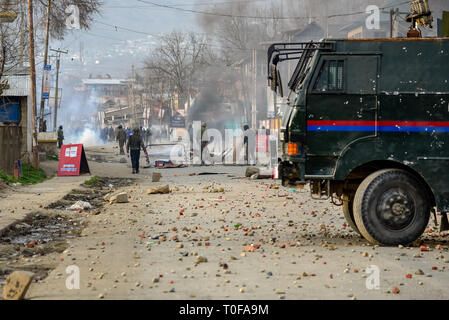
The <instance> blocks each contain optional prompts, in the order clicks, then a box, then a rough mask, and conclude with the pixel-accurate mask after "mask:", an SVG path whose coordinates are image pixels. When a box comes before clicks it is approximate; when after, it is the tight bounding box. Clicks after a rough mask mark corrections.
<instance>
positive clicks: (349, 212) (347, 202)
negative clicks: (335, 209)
mask: <svg viewBox="0 0 449 320" xmlns="http://www.w3.org/2000/svg"><path fill="white" fill-rule="evenodd" d="M353 205H354V198H353V197H351V196H349V195H346V194H345V195H343V214H344V215H345V219H346V222H347V223H348V225H349V226H350V227H351V228H352V230H354V231H355V232H357V233H358V234H360V231H359V228H357V225H356V224H355V220H354V211H353V208H352V207H353ZM360 235H361V234H360Z"/></svg>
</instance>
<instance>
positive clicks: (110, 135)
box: [108, 126, 115, 142]
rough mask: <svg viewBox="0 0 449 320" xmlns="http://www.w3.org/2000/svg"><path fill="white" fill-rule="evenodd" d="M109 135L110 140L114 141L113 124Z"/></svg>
mask: <svg viewBox="0 0 449 320" xmlns="http://www.w3.org/2000/svg"><path fill="white" fill-rule="evenodd" d="M108 135H109V141H110V142H112V141H114V138H115V137H114V128H112V126H111V127H110V128H109V132H108Z"/></svg>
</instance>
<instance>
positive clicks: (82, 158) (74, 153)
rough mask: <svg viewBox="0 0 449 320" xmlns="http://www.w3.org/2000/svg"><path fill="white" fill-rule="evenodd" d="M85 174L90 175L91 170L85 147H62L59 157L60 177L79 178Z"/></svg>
mask: <svg viewBox="0 0 449 320" xmlns="http://www.w3.org/2000/svg"><path fill="white" fill-rule="evenodd" d="M84 173H90V170H89V164H88V163H87V158H86V154H85V153H84V147H83V145H82V144H72V145H65V146H62V147H61V154H60V156H59V169H58V176H59V177H61V176H63V177H64V176H79V175H81V174H84Z"/></svg>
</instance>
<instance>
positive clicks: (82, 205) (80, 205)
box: [69, 201, 92, 211]
mask: <svg viewBox="0 0 449 320" xmlns="http://www.w3.org/2000/svg"><path fill="white" fill-rule="evenodd" d="M91 208H92V205H91V204H90V203H89V202H85V201H77V202H76V203H75V204H74V205H72V206H71V207H70V208H69V210H72V211H78V210H88V209H91Z"/></svg>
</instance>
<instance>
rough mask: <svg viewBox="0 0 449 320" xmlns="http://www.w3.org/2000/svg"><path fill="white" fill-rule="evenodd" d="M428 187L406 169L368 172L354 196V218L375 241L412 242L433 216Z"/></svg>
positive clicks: (365, 234) (366, 237) (360, 227)
mask: <svg viewBox="0 0 449 320" xmlns="http://www.w3.org/2000/svg"><path fill="white" fill-rule="evenodd" d="M429 203H430V201H429V197H428V196H427V192H426V190H425V188H423V187H422V185H421V183H420V182H419V181H418V180H417V179H416V178H415V177H414V176H413V175H411V174H409V173H408V172H406V171H404V170H398V169H385V170H380V171H377V172H375V173H373V174H371V175H370V176H368V177H367V178H366V179H365V180H364V181H363V182H362V184H361V185H360V186H359V188H358V189H357V192H356V194H355V198H354V219H355V223H356V225H357V227H358V229H359V230H360V233H361V234H362V235H363V236H364V237H365V239H367V240H368V241H369V242H371V243H373V244H381V245H387V246H394V245H399V244H402V245H408V244H410V243H412V242H413V241H415V240H416V239H418V238H419V237H420V236H421V235H422V233H423V232H424V230H425V228H426V226H427V224H428V222H429V216H430V204H429Z"/></svg>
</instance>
